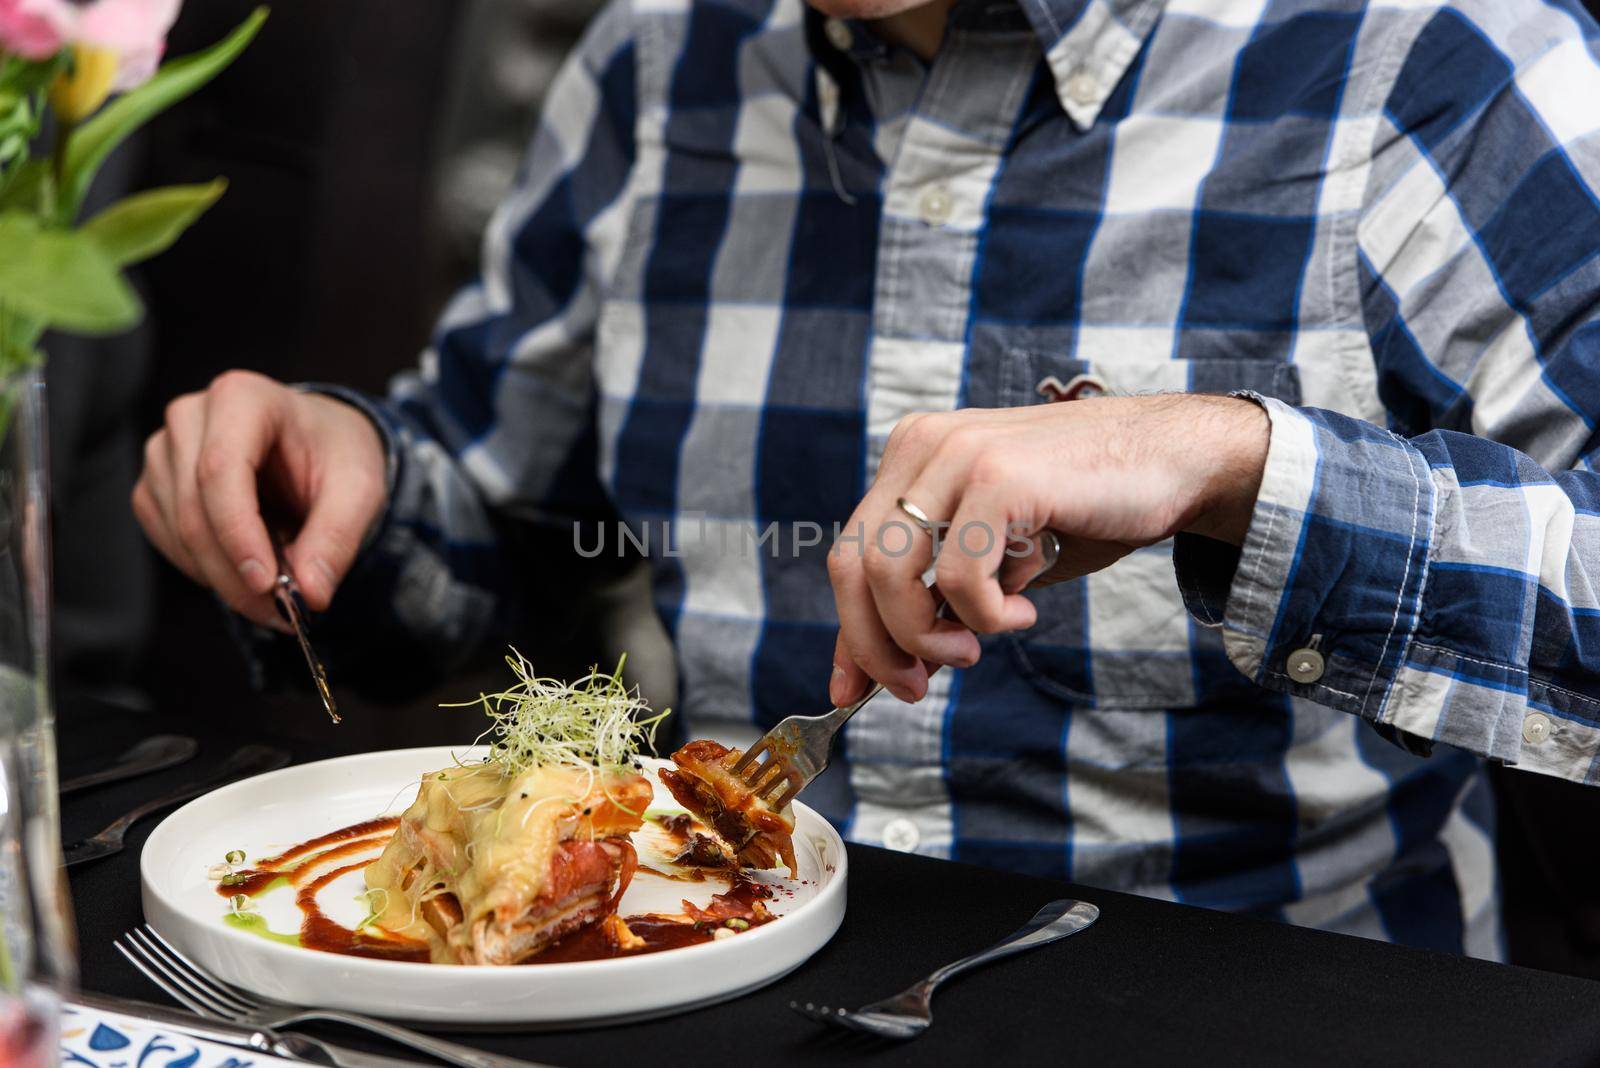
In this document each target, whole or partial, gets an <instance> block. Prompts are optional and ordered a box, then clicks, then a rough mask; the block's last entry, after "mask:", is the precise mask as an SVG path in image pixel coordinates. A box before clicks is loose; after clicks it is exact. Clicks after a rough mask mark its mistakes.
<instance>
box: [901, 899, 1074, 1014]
mask: <svg viewBox="0 0 1600 1068" xmlns="http://www.w3.org/2000/svg"><path fill="white" fill-rule="evenodd" d="M1099 918H1100V909H1099V908H1098V907H1097V906H1095V905H1091V904H1089V902H1087V901H1074V900H1072V899H1071V898H1062V899H1061V900H1059V901H1052V902H1050V904H1048V905H1046V906H1045V907H1044V908H1042V909H1040V910H1039V911H1038V912H1037V913H1036V914H1035V915H1034V917H1033V919H1031V920H1029V921H1028V922H1027V923H1026V924H1024V925H1023V926H1022V927H1021V928H1019V929H1018V930H1016V931H1013V932H1012V933H1011V934H1008V935H1006V937H1004V938H1002V939H1001V940H1000V941H998V942H996V943H995V944H994V945H992V946H990V947H989V948H988V949H985V950H983V951H981V952H979V953H974V954H973V955H972V956H970V957H962V958H961V959H960V960H958V961H953V962H952V963H950V964H946V965H945V966H944V967H943V968H940V969H939V970H938V971H936V972H934V973H933V974H932V975H930V976H928V977H927V978H926V979H924V980H923V981H922V982H921V983H919V984H917V988H920V989H923V990H925V992H926V993H928V994H932V993H933V991H934V988H936V987H937V986H938V985H939V984H940V983H943V982H944V981H945V980H946V979H949V978H951V977H953V976H956V975H960V974H961V973H962V972H966V971H971V970H972V969H973V968H981V967H983V966H984V965H985V964H992V963H994V962H995V961H997V960H1002V959H1004V958H1006V957H1009V956H1012V955H1013V954H1016V953H1021V952H1023V951H1024V950H1029V949H1034V948H1036V947H1038V946H1047V945H1049V944H1050V943H1051V942H1059V941H1060V940H1061V939H1063V938H1066V937H1067V936H1068V935H1074V934H1077V933H1078V932H1079V931H1081V930H1083V929H1084V928H1085V927H1088V926H1089V925H1090V924H1092V923H1093V922H1094V921H1095V920H1098V919H1099ZM914 989H915V988H914Z"/></svg>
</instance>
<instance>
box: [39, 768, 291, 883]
mask: <svg viewBox="0 0 1600 1068" xmlns="http://www.w3.org/2000/svg"><path fill="white" fill-rule="evenodd" d="M287 763H289V754H288V753H286V752H285V751H283V750H282V749H274V748H272V747H271V746H267V745H246V746H243V747H241V748H240V749H238V750H236V751H235V752H234V754H233V755H232V756H230V757H229V758H228V760H227V763H225V764H223V765H222V768H221V770H219V771H218V772H217V774H216V776H215V777H214V778H211V779H207V780H206V781H205V782H199V783H191V784H189V785H188V786H184V787H180V788H179V789H177V790H175V791H173V792H172V793H170V794H167V795H166V796H164V797H158V798H156V799H155V800H154V801H146V802H145V803H144V804H142V805H140V806H139V807H138V808H136V809H134V810H133V811H132V812H129V813H127V814H126V815H124V816H123V817H122V818H121V819H119V820H117V821H116V822H115V823H112V824H111V825H110V826H108V827H107V828H106V829H105V830H103V831H101V832H100V833H99V834H97V835H94V836H92V837H90V838H84V839H81V840H79V841H77V842H73V843H72V844H71V845H69V846H67V847H66V848H65V849H63V850H62V851H61V858H62V862H63V863H64V864H65V865H66V866H67V867H69V868H70V867H72V866H73V865H74V864H81V863H83V862H84V861H86V860H95V859H96V858H99V857H109V856H111V855H112V854H113V853H120V852H122V839H123V837H124V836H125V835H127V833H128V828H129V827H132V826H133V825H134V824H135V823H137V822H138V821H139V820H141V819H143V818H144V817H146V816H148V815H150V814H151V813H152V812H159V811H161V810H162V809H164V808H168V807H170V806H172V805H176V804H177V803H178V802H180V801H188V800H189V799H190V798H195V797H199V796H200V795H201V794H208V793H210V792H211V791H212V790H215V789H217V788H218V787H220V786H226V785H228V783H230V782H233V781H234V780H235V779H243V778H245V777H246V776H250V775H260V774H261V773H262V772H267V771H275V770H276V769H278V768H281V767H283V766H284V765H285V764H287Z"/></svg>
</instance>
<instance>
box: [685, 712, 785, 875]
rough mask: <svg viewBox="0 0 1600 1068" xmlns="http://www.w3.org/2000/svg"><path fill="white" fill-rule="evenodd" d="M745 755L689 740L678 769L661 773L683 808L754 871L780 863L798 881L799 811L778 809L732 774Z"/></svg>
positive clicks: (707, 743)
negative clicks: (796, 822) (796, 838)
mask: <svg viewBox="0 0 1600 1068" xmlns="http://www.w3.org/2000/svg"><path fill="white" fill-rule="evenodd" d="M742 755H743V754H742V753H741V752H740V751H739V750H737V749H729V748H727V747H726V746H724V745H721V744H720V743H718V742H713V741H710V740H707V739H700V740H698V741H693V742H690V743H689V744H687V745H685V746H684V747H683V748H682V749H679V750H678V751H677V752H676V753H673V754H672V763H673V764H674V765H676V770H674V769H673V768H662V769H661V770H660V771H659V772H657V774H658V775H660V776H661V781H662V782H663V783H665V784H666V787H667V789H668V790H671V791H672V796H673V797H675V798H677V799H678V804H680V805H682V806H683V807H684V808H686V809H688V810H689V811H690V812H692V813H694V814H695V815H696V816H698V817H699V818H700V819H702V820H704V821H705V822H706V823H707V824H708V825H709V826H710V827H711V829H712V830H714V831H716V832H717V833H718V834H720V835H721V836H722V837H723V838H724V839H725V840H726V841H727V843H728V844H729V845H730V846H731V847H732V848H733V850H734V852H735V853H736V854H737V856H738V859H739V862H740V863H741V864H744V865H746V866H748V867H752V868H776V867H777V866H778V863H779V861H782V863H783V864H784V865H785V866H786V867H787V868H788V869H789V874H790V875H791V876H793V877H796V878H798V877H799V868H798V867H797V866H796V865H795V859H794V841H793V836H794V809H793V807H792V806H790V805H785V806H784V807H783V808H782V809H776V808H773V807H772V805H771V804H770V803H769V802H768V801H767V800H766V799H765V798H762V797H760V796H758V795H757V794H756V793H755V791H754V790H752V789H751V786H750V784H749V783H747V782H745V781H744V780H743V779H741V778H739V776H737V775H735V774H734V773H733V770H732V769H733V766H734V765H735V764H736V763H738V761H739V758H740V757H741V756H742Z"/></svg>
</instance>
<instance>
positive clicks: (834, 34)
mask: <svg viewBox="0 0 1600 1068" xmlns="http://www.w3.org/2000/svg"><path fill="white" fill-rule="evenodd" d="M822 32H823V33H824V34H825V35H826V36H827V38H828V43H829V44H831V45H833V47H835V48H837V49H838V50H839V51H841V52H848V51H850V46H851V45H853V44H855V43H856V35H855V34H853V33H851V32H850V27H849V25H848V24H846V22H845V21H844V19H829V20H828V21H826V22H824V23H823V24H822Z"/></svg>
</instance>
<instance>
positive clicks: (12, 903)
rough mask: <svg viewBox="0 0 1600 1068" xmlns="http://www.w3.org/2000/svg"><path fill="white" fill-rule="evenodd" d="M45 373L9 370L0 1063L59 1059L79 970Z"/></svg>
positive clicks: (4, 400)
mask: <svg viewBox="0 0 1600 1068" xmlns="http://www.w3.org/2000/svg"><path fill="white" fill-rule="evenodd" d="M45 418H46V411H45V387H44V377H43V375H42V374H41V373H40V372H39V371H37V370H27V371H23V372H20V373H16V374H11V375H4V374H0V1065H7V1066H10V1065H24V1066H30V1068H31V1066H32V1065H47V1064H54V1063H56V1059H57V1055H58V1051H59V1049H60V1041H59V1037H58V1034H59V1027H60V1023H59V1021H60V1015H61V1013H60V1006H61V998H62V997H63V995H64V994H65V992H66V990H67V989H68V988H69V987H70V985H71V984H72V982H73V979H74V972H75V966H74V955H73V949H72V934H71V932H72V930H73V927H72V923H71V906H70V903H69V898H68V896H67V890H66V874H65V870H64V869H63V868H62V866H61V837H60V820H59V818H58V809H59V796H58V793H57V778H56V747H55V720H54V716H53V714H52V706H51V701H50V670H49V664H50V655H49V653H50V649H49V644H50V552H49V546H50V528H49V523H50V507H49V505H50V493H49V458H48V456H47V454H46V445H45V443H46V440H47V435H46V424H45Z"/></svg>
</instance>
